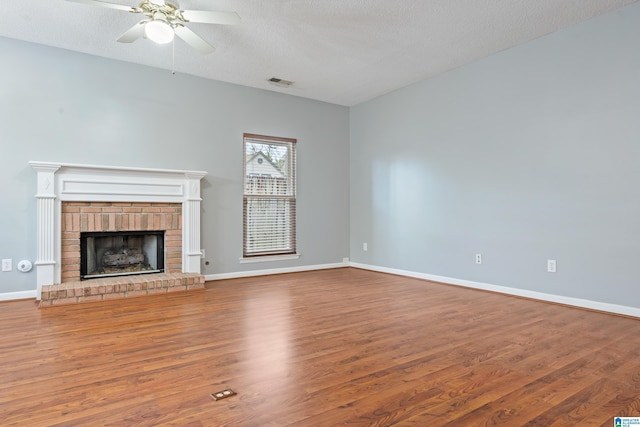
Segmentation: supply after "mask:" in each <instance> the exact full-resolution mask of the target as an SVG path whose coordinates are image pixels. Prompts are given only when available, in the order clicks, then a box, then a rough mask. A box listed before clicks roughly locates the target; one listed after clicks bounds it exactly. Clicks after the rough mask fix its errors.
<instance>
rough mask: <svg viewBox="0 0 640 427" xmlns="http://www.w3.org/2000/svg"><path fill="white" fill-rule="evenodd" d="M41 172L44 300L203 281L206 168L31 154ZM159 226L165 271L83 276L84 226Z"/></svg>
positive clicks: (40, 292) (40, 288)
mask: <svg viewBox="0 0 640 427" xmlns="http://www.w3.org/2000/svg"><path fill="white" fill-rule="evenodd" d="M30 165H31V167H32V168H33V169H34V170H35V171H36V172H37V176H38V177H37V186H38V192H37V194H36V199H37V217H38V224H37V238H38V242H37V259H36V262H35V266H36V272H37V297H38V299H39V300H40V302H41V306H42V305H54V304H59V303H72V302H83V301H92V300H101V299H109V298H117V297H127V296H134V295H144V294H150V293H158V292H168V291H172V290H188V289H193V288H201V287H204V276H202V275H201V274H200V259H201V253H202V252H201V249H200V201H201V199H200V180H201V179H202V178H203V177H204V176H205V175H206V172H200V171H177V170H165V169H142V168H124V167H112V166H95V165H77V164H61V163H48V162H30ZM145 230H149V231H150V230H153V231H154V232H156V231H161V232H162V233H163V235H164V239H163V242H164V243H163V245H164V249H163V250H164V261H165V264H164V272H163V273H157V274H142V275H137V276H128V275H127V276H124V277H120V276H118V277H105V278H98V279H91V280H83V281H80V279H81V277H80V258H81V256H80V236H81V234H82V233H85V232H121V231H136V232H137V231H145Z"/></svg>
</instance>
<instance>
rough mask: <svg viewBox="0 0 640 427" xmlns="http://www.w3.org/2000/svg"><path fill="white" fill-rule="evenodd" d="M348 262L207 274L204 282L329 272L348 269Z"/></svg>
mask: <svg viewBox="0 0 640 427" xmlns="http://www.w3.org/2000/svg"><path fill="white" fill-rule="evenodd" d="M345 260H346V262H345V261H343V262H336V263H334V264H318V265H303V266H299V267H286V268H268V269H264V270H253V271H237V272H233V273H221V274H206V275H205V276H204V280H223V279H238V278H241V277H252V276H268V275H271V274H283V273H297V272H300V271H313V270H327V269H330V268H342V267H348V266H349V262H348V259H347V258H345Z"/></svg>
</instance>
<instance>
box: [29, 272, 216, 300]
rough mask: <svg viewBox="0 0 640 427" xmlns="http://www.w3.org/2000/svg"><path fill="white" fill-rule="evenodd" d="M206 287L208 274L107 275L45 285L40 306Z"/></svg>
mask: <svg viewBox="0 0 640 427" xmlns="http://www.w3.org/2000/svg"><path fill="white" fill-rule="evenodd" d="M194 289H204V276H203V275H201V274H194V273H167V274H164V273H157V274H141V275H137V276H122V277H105V278H100V279H92V280H83V281H77V282H65V283H61V284H57V285H47V286H43V287H42V296H41V299H40V307H50V306H54V305H65V304H76V303H81V302H92V301H103V300H109V299H117V298H130V297H138V296H145V295H153V294H162V293H167V292H180V291H191V290H194Z"/></svg>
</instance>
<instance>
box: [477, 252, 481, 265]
mask: <svg viewBox="0 0 640 427" xmlns="http://www.w3.org/2000/svg"><path fill="white" fill-rule="evenodd" d="M476 264H482V254H476Z"/></svg>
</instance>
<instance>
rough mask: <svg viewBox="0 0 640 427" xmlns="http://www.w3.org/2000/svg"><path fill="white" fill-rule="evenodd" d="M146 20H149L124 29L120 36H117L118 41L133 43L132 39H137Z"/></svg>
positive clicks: (142, 31)
mask: <svg viewBox="0 0 640 427" xmlns="http://www.w3.org/2000/svg"><path fill="white" fill-rule="evenodd" d="M147 22H149V21H140V22H138V23H137V24H135V25H134V26H133V27H131V28H129V29H128V30H127V31H125V32H124V33H123V34H122V35H121V36H120V38H118V41H119V42H120V43H133V42H134V41H136V40H138V39H139V38H140V37H142V35H143V34H144V24H146V23H147Z"/></svg>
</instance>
